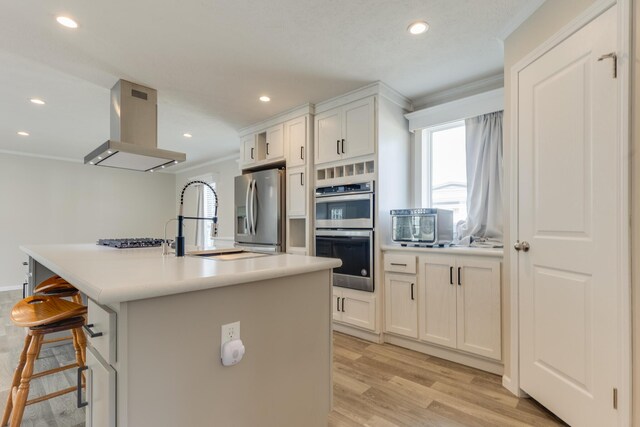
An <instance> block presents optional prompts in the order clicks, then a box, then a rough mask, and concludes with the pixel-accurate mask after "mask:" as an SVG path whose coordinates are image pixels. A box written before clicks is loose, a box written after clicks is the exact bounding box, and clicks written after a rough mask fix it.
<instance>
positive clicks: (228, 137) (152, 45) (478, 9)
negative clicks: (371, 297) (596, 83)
mask: <svg viewBox="0 0 640 427" xmlns="http://www.w3.org/2000/svg"><path fill="white" fill-rule="evenodd" d="M543 1H544V0H483V1H477V0H271V1H256V0H231V1H230V0H183V1H180V0H164V1H153V0H134V1H131V0H129V1H125V0H112V1H86V0H65V1H62V0H20V1H7V2H3V6H2V8H3V13H2V14H1V15H0V64H1V66H0V85H2V97H0V117H2V119H1V120H0V151H5V152H19V153H27V154H33V155H41V156H50V157H58V158H64V159H74V160H81V159H82V158H83V157H84V156H85V155H86V154H87V153H89V152H90V151H92V150H93V149H94V148H96V147H97V146H98V145H99V144H100V143H102V142H104V141H105V140H107V139H108V138H109V90H110V89H111V87H112V86H113V85H114V83H115V82H116V81H117V80H118V79H120V78H124V79H126V80H130V81H133V82H135V83H139V84H142V85H145V86H149V87H152V88H155V89H157V90H158V128H159V129H158V135H159V136H158V147H159V148H163V149H167V150H174V151H181V152H185V153H187V162H186V163H185V164H182V165H179V166H177V168H183V169H184V168H186V167H189V166H193V165H196V164H199V163H203V162H206V161H209V160H212V159H215V158H220V157H225V156H229V155H233V154H234V153H236V152H237V151H238V149H239V139H238V136H237V130H238V129H240V128H243V127H246V126H248V125H250V124H253V123H256V122H259V121H261V120H264V119H266V118H268V117H270V116H272V115H275V114H277V113H280V112H282V111H286V110H288V109H290V108H293V107H296V106H299V105H302V104H305V103H307V102H311V103H317V102H320V101H322V100H325V99H328V98H331V97H334V96H337V95H340V94H342V93H344V92H347V91H350V90H353V89H357V88H358V87H361V86H364V85H366V84H368V83H371V82H374V81H377V80H380V81H383V82H385V83H386V84H388V85H389V86H391V87H392V88H394V89H396V90H397V91H399V92H400V93H402V94H403V95H405V96H407V97H409V98H411V99H417V98H423V97H424V96H425V95H429V94H431V93H435V92H440V91H442V90H445V89H448V88H454V87H456V86H457V85H461V84H465V83H469V82H471V81H474V80H477V79H481V78H484V77H488V76H493V75H495V74H498V73H501V72H502V64H503V46H502V40H501V39H503V38H504V37H505V35H507V34H508V33H509V32H510V31H512V30H513V29H514V28H515V27H517V25H519V24H520V23H521V22H522V21H524V19H526V17H527V16H529V15H530V14H531V13H532V12H533V11H534V10H535V9H536V8H537V7H539V6H540V4H541V3H542V2H543ZM59 15H67V16H70V17H72V18H74V19H75V20H76V21H78V23H79V28H77V29H75V30H71V29H68V28H65V27H62V26H60V25H59V24H58V23H57V22H56V20H55V17H56V16H59ZM421 19H423V20H426V21H427V22H428V23H429V25H430V30H429V31H428V32H427V33H426V34H423V35H419V36H411V35H409V34H408V32H407V31H406V28H407V26H408V24H409V23H411V22H413V21H416V20H421ZM265 94H266V95H269V96H270V97H271V99H272V101H271V102H269V103H261V102H259V101H258V97H259V96H261V95H265ZM31 97H38V98H42V99H44V100H45V101H46V105H44V106H37V105H33V104H31V103H30V102H29V101H28V100H29V98H31ZM21 130H24V131H27V132H29V133H30V136H28V137H22V136H19V135H17V134H16V132H17V131H21ZM185 132H189V133H191V134H192V135H193V138H190V139H187V138H184V137H183V136H182V135H183V133H185ZM178 170H179V169H178Z"/></svg>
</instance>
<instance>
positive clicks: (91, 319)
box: [85, 299, 117, 365]
mask: <svg viewBox="0 0 640 427" xmlns="http://www.w3.org/2000/svg"><path fill="white" fill-rule="evenodd" d="M87 312H88V319H87V326H86V327H85V331H86V332H87V341H88V342H89V343H90V344H91V346H92V347H93V348H95V349H96V351H97V352H98V353H100V356H102V358H103V359H104V360H106V361H107V363H108V364H110V365H113V364H115V363H116V334H117V329H116V318H117V315H116V313H115V312H114V311H113V310H111V309H109V308H107V307H104V306H101V305H99V304H97V303H96V302H95V301H93V300H91V299H89V301H88V304H87ZM89 331H91V333H90V332H89ZM92 334H93V335H94V336H93V337H92V336H91V335H92Z"/></svg>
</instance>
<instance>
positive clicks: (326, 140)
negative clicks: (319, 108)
mask: <svg viewBox="0 0 640 427" xmlns="http://www.w3.org/2000/svg"><path fill="white" fill-rule="evenodd" d="M315 134H316V135H315V140H314V141H315V145H316V150H315V151H316V158H315V162H316V164H318V163H326V162H332V161H335V160H340V159H341V158H342V151H341V150H342V149H341V142H340V141H341V139H342V110H341V109H340V108H335V109H333V110H329V111H325V112H324V113H322V114H318V115H317V116H316V126H315Z"/></svg>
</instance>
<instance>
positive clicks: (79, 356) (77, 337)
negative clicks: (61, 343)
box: [71, 328, 86, 367]
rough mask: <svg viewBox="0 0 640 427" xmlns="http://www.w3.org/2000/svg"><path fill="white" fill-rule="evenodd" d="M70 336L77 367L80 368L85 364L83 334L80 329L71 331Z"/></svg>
mask: <svg viewBox="0 0 640 427" xmlns="http://www.w3.org/2000/svg"><path fill="white" fill-rule="evenodd" d="M71 334H72V335H73V348H74V349H75V351H76V362H77V363H78V366H79V367H82V366H84V364H85V363H86V362H85V358H84V347H85V345H86V340H85V336H84V332H82V329H80V328H76V329H72V330H71Z"/></svg>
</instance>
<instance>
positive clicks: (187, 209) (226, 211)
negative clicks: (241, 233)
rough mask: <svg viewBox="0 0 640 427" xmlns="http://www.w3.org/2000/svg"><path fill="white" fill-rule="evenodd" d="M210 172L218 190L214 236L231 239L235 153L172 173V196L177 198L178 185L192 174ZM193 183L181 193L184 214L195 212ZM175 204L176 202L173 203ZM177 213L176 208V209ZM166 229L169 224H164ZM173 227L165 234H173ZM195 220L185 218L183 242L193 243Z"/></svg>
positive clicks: (237, 171) (236, 164)
mask: <svg viewBox="0 0 640 427" xmlns="http://www.w3.org/2000/svg"><path fill="white" fill-rule="evenodd" d="M208 174H213V175H214V177H215V178H216V193H218V237H220V238H228V239H232V240H233V237H234V232H233V216H234V212H233V210H234V209H233V202H234V178H235V177H236V176H238V175H240V168H239V166H238V157H237V156H234V157H233V158H226V159H220V161H217V162H211V163H209V164H207V165H204V166H201V167H199V168H195V169H191V170H188V171H185V172H180V173H178V174H177V175H176V187H175V192H176V200H178V199H179V198H180V192H181V191H182V187H184V185H185V184H186V183H187V182H188V181H189V180H190V179H191V178H194V177H198V176H201V175H208ZM195 188H197V187H189V188H188V189H187V191H186V192H185V197H184V214H185V215H186V216H196V213H197V212H196V204H197V202H196V197H195V195H196V194H197V192H196V191H195ZM176 206H177V205H176ZM176 213H177V211H176ZM168 229H169V228H168ZM176 230H177V227H176V226H175V224H174V225H173V227H172V228H171V233H168V234H169V236H172V237H173V236H175V235H176ZM194 230H195V222H194V221H185V232H184V235H185V237H186V238H185V242H186V244H187V245H193V244H195V242H194V236H195V234H194V233H195V232H194Z"/></svg>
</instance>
